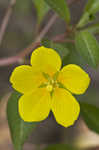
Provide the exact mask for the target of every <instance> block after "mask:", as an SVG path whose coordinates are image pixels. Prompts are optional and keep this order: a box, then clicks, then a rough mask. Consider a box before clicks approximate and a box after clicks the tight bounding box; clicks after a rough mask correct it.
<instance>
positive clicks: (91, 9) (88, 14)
mask: <svg viewBox="0 0 99 150" xmlns="http://www.w3.org/2000/svg"><path fill="white" fill-rule="evenodd" d="M97 12H99V0H89V1H88V3H87V5H86V7H85V9H84V14H83V16H82V17H81V19H80V21H79V23H78V25H77V27H78V28H81V27H83V26H85V25H86V24H88V23H89V22H91V21H93V20H94V19H95V17H94V15H95V14H96V13H97Z"/></svg>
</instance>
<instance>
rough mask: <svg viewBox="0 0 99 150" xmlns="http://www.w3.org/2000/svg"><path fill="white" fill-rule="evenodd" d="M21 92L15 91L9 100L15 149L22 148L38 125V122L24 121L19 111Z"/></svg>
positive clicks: (10, 123)
mask: <svg viewBox="0 0 99 150" xmlns="http://www.w3.org/2000/svg"><path fill="white" fill-rule="evenodd" d="M20 96H21V94H20V93H18V92H13V93H12V95H11V96H10V98H9V100H8V105H7V119H8V125H9V128H10V133H11V137H12V141H13V145H14V148H15V150H22V146H23V144H24V142H25V141H26V140H27V138H28V136H29V135H30V134H31V132H32V130H33V129H34V128H35V127H36V123H27V122H24V121H23V120H22V119H21V118H20V116H19V113H18V100H19V98H20Z"/></svg>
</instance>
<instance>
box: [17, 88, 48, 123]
mask: <svg viewBox="0 0 99 150" xmlns="http://www.w3.org/2000/svg"><path fill="white" fill-rule="evenodd" d="M50 102H51V100H50V94H49V93H48V92H47V91H46V89H42V88H38V89H37V90H35V91H34V92H32V93H27V94H25V95H23V96H22V97H21V98H20V99H19V114H20V116H21V118H22V119H23V120H24V121H27V122H32V121H36V122H37V121H41V120H44V119H45V118H47V116H48V114H49V112H50V108H51V107H50Z"/></svg>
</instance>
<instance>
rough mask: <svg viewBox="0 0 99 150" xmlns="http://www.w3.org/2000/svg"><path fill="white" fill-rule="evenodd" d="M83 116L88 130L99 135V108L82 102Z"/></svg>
mask: <svg viewBox="0 0 99 150" xmlns="http://www.w3.org/2000/svg"><path fill="white" fill-rule="evenodd" d="M80 107H81V116H82V118H83V119H84V121H85V123H86V124H87V126H88V128H89V129H91V130H92V131H94V132H96V133H98V134H99V108H98V107H96V106H94V105H92V104H87V103H84V102H80Z"/></svg>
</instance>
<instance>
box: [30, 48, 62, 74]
mask: <svg viewBox="0 0 99 150" xmlns="http://www.w3.org/2000/svg"><path fill="white" fill-rule="evenodd" d="M31 64H32V66H33V68H34V69H35V68H39V69H40V70H41V72H45V73H48V74H50V75H52V74H53V73H56V72H57V71H58V70H60V68H61V58H60V56H59V55H58V53H57V52H56V51H55V50H53V49H51V48H45V47H44V46H41V47H39V48H37V49H36V50H35V51H34V52H33V53H32V56H31Z"/></svg>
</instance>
